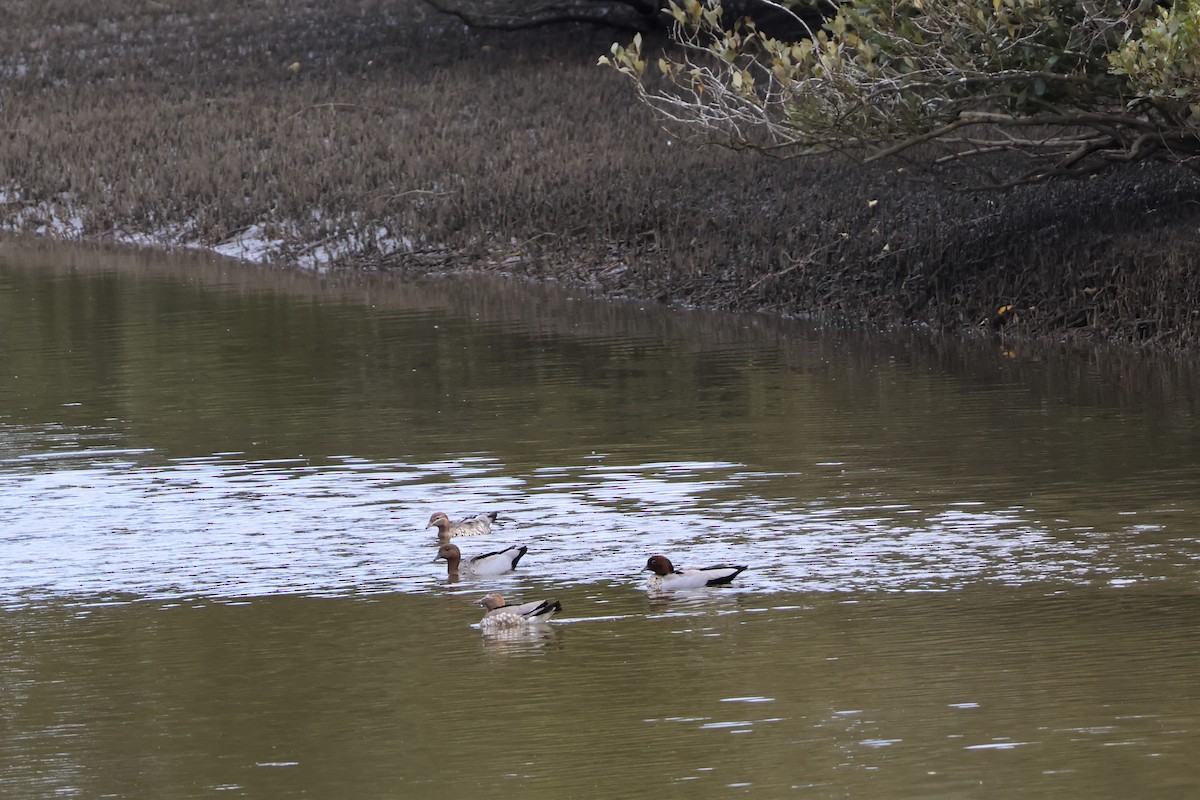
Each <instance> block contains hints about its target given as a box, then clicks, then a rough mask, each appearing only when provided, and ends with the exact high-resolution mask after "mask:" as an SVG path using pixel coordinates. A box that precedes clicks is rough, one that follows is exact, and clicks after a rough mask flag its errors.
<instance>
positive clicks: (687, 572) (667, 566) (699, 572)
mask: <svg viewBox="0 0 1200 800" xmlns="http://www.w3.org/2000/svg"><path fill="white" fill-rule="evenodd" d="M745 569H746V567H744V566H728V565H725V564H718V565H716V566H712V567H693V568H688V567H685V568H683V569H675V567H674V566H672V564H671V559H669V558H667V557H666V556H650V558H649V559H648V560H647V561H646V570H649V571H650V572H653V573H654V574H653V575H651V576H650V577H649V579H648V580H647V583H648V584H649V586H650V588H651V589H671V590H673V589H699V588H700V587H702V586H720V585H722V584H725V583H729V582H730V581H732V580H733V579H734V578H736V577H737V576H738V575H739V574H741V573H742V571H743V570H745Z"/></svg>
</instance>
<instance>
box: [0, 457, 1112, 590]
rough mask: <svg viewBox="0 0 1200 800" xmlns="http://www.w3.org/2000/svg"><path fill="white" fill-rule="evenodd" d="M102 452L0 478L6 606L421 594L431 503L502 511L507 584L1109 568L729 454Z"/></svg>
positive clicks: (825, 579) (813, 579) (1011, 520)
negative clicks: (582, 461)
mask: <svg viewBox="0 0 1200 800" xmlns="http://www.w3.org/2000/svg"><path fill="white" fill-rule="evenodd" d="M111 452H112V451H104V452H97V453H92V454H90V457H89V458H88V459H86V462H88V463H87V464H86V465H80V464H79V463H78V462H79V461H80V460H83V459H78V458H72V459H63V460H62V461H63V462H65V463H62V462H56V466H57V467H59V470H58V471H55V472H38V471H29V469H28V467H29V464H28V461H27V462H26V465H25V469H23V470H22V471H20V472H16V473H10V474H0V489H2V492H3V494H2V497H3V499H2V500H0V519H2V520H3V522H4V526H3V527H4V533H3V534H2V535H0V549H2V551H3V552H2V554H3V560H4V562H5V564H6V566H7V569H6V576H5V577H4V578H2V579H0V595H2V596H3V598H4V600H5V601H6V602H13V601H14V599H16V598H17V597H25V598H26V599H31V598H36V597H39V596H62V595H66V596H76V597H89V596H91V597H95V596H120V595H126V594H128V595H132V596H135V597H154V598H163V597H179V596H193V595H201V596H216V597H239V596H241V597H245V596H259V595H269V594H279V593H304V594H349V593H356V592H380V591H405V592H421V591H428V590H432V589H433V588H434V587H437V586H441V585H443V584H444V580H445V573H444V568H443V567H441V565H440V564H431V563H429V562H430V559H431V558H432V554H433V550H432V546H431V545H432V542H433V537H432V534H431V532H430V531H428V530H427V529H425V527H424V526H425V524H426V522H427V520H428V518H429V514H430V513H431V512H432V511H434V510H445V511H447V512H448V513H450V514H451V515H452V516H457V515H463V514H467V513H476V512H479V511H491V510H495V511H499V512H501V514H502V516H503V518H504V519H503V520H502V522H501V523H500V524H499V525H498V526H497V528H496V529H495V531H493V533H492V535H491V536H489V537H485V538H480V539H474V540H468V541H467V543H464V551H466V552H467V554H468V555H469V554H470V553H471V552H479V551H481V550H482V549H484V548H488V549H491V548H490V546H491V545H494V544H496V545H498V544H506V543H513V542H523V543H525V544H528V545H529V547H530V554H529V557H528V558H527V560H526V561H525V562H523V563H522V569H521V570H520V572H519V573H518V575H517V576H515V577H514V578H510V579H508V580H509V581H510V582H512V585H516V584H517V583H519V582H521V581H530V580H531V581H536V582H539V583H551V584H554V583H558V584H588V583H594V582H605V581H608V582H616V583H637V582H640V581H641V577H642V574H641V568H642V567H643V566H644V564H645V559H646V557H647V556H648V555H649V554H650V553H653V552H663V553H667V554H668V555H670V556H671V557H672V559H673V560H674V561H675V562H676V566H684V565H704V564H709V563H718V562H733V563H749V564H750V565H751V567H752V568H751V570H749V571H748V572H746V573H745V574H744V575H743V576H742V577H741V578H739V581H738V587H735V588H733V589H732V591H734V592H736V591H739V588H740V590H742V591H757V592H775V591H849V590H858V589H868V590H870V589H876V590H878V589H883V590H945V589H949V588H955V587H958V586H961V585H964V584H967V583H970V582H972V581H978V580H984V579H987V580H1001V581H1006V582H1017V583H1019V582H1028V581H1031V580H1039V579H1045V578H1056V579H1072V578H1073V577H1078V576H1086V575H1087V574H1089V573H1090V574H1092V575H1094V574H1095V573H1097V572H1104V570H1105V569H1106V567H1105V566H1104V565H1103V564H1101V563H1097V562H1098V560H1099V559H1097V557H1096V552H1097V551H1096V550H1095V549H1094V548H1089V547H1086V546H1085V542H1083V541H1081V540H1078V539H1076V540H1071V541H1058V540H1056V538H1055V537H1053V536H1051V535H1049V534H1048V533H1047V532H1046V531H1045V530H1042V529H1039V528H1037V527H1034V526H1033V525H1030V524H1029V523H1026V522H1023V521H1022V519H1021V514H1020V509H1005V510H1000V511H988V510H985V509H983V508H982V507H980V506H978V505H972V504H970V503H958V504H955V507H953V508H947V509H944V510H942V511H940V512H938V513H932V514H930V513H928V512H924V511H921V510H919V509H914V508H909V507H907V506H905V505H903V504H897V503H894V502H892V503H890V504H883V503H881V504H878V505H871V504H869V503H863V502H862V498H856V499H855V502H845V503H843V504H841V505H838V504H837V501H836V499H826V500H823V501H822V502H821V503H814V504H810V505H809V506H808V507H805V506H800V507H797V506H796V505H788V504H785V503H782V502H780V501H778V500H773V501H767V500H764V499H762V498H759V497H756V496H755V495H754V493H753V488H754V485H755V483H756V482H759V481H761V480H763V479H764V478H763V476H762V475H760V474H757V473H754V472H752V471H748V470H746V469H745V468H744V467H743V466H742V465H739V464H733V463H725V462H705V463H677V464H672V463H653V464H634V465H620V466H612V465H606V464H604V463H602V462H603V459H602V458H597V459H596V460H595V463H590V464H586V465H583V466H560V467H551V468H547V469H545V470H539V472H538V473H537V474H535V475H533V476H530V478H529V479H528V480H524V479H520V478H516V477H512V476H507V475H505V474H504V472H503V468H502V465H501V464H499V463H497V462H496V461H494V460H492V459H489V458H486V457H483V456H472V457H465V458H461V459H447V460H442V461H438V462H434V463H429V464H416V465H409V464H400V463H392V464H379V463H371V462H367V461H364V460H362V459H354V458H346V459H343V460H341V461H339V462H337V463H334V464H332V465H322V466H315V465H311V464H309V463H307V462H306V461H304V460H303V459H284V460H274V461H271V462H250V461H244V460H238V454H226V455H223V456H213V457H209V458H200V459H189V460H186V461H177V462H169V463H167V464H165V465H158V466H153V467H151V466H145V465H139V464H137V463H135V462H132V461H125V460H120V461H113V460H111ZM9 463H10V465H11V464H12V461H11V460H10V461H9ZM547 476H550V477H552V478H553V480H552V481H551V482H545V479H546V477H547ZM718 493H719V494H720V495H721V496H722V497H724V498H728V497H730V496H734V497H741V498H743V499H741V500H729V499H720V500H716V501H714V499H713V498H714V496H715V495H716V494H718ZM464 591H472V589H470V588H469V587H465V588H464ZM725 591H730V590H729V589H727V590H725Z"/></svg>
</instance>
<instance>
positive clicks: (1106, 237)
mask: <svg viewBox="0 0 1200 800" xmlns="http://www.w3.org/2000/svg"><path fill="white" fill-rule="evenodd" d="M9 10H10V11H11V18H12V21H11V23H10V24H6V25H5V26H3V27H0V74H2V75H3V76H4V80H3V81H0V108H2V109H3V112H4V118H5V123H4V125H3V126H2V128H0V192H3V194H2V195H0V226H3V227H6V228H8V229H10V230H11V229H22V230H29V231H38V230H41V231H42V232H47V233H51V234H56V235H61V236H83V237H87V238H100V239H118V240H122V239H136V238H137V237H138V236H139V235H140V236H142V237H145V239H148V240H154V241H159V242H166V243H171V244H182V243H198V244H202V245H205V246H220V245H221V244H222V243H225V244H226V245H227V247H226V249H227V250H232V249H234V248H235V247H236V246H237V244H238V243H239V242H240V243H241V245H245V246H249V245H250V244H252V243H254V242H259V241H262V240H266V241H269V242H271V243H272V246H271V248H270V249H268V250H266V251H265V255H266V256H268V257H271V258H275V259H277V260H279V261H281V262H295V263H313V262H321V261H326V262H330V263H333V264H335V265H344V266H363V265H366V266H370V267H380V268H387V267H408V268H419V269H431V270H437V269H446V268H480V267H485V268H486V267H491V268H501V269H505V270H508V271H512V272H518V273H523V274H536V275H542V276H558V277H566V278H572V279H578V280H584V281H589V282H592V283H594V284H598V285H601V286H603V287H604V288H605V289H607V290H609V291H612V292H621V293H626V294H636V295H642V296H647V297H658V298H661V299H669V300H677V301H685V302H693V303H696V304H701V305H709V306H720V307H734V308H772V309H777V310H780V311H784V312H787V313H823V314H828V315H830V316H834V317H845V318H851V319H859V320H862V319H866V320H872V321H877V322H896V321H900V322H912V321H916V322H922V321H925V322H930V323H932V324H934V325H939V326H962V325H972V326H973V325H975V324H976V323H978V322H979V321H980V320H983V319H986V318H987V317H988V315H989V314H990V313H991V312H992V311H993V310H994V309H995V308H997V307H999V306H1000V305H1003V304H1007V303H1012V304H1014V305H1016V306H1017V307H1018V308H1019V309H1021V314H1020V315H1019V316H1018V317H1016V319H1017V321H1016V322H1015V323H1013V325H1014V326H1015V327H1017V328H1021V329H1024V330H1027V331H1029V332H1031V333H1035V334H1055V333H1056V332H1061V331H1076V332H1086V333H1089V334H1091V335H1094V336H1105V337H1111V338H1118V339H1122V340H1126V341H1146V340H1152V341H1157V342H1161V343H1163V344H1167V345H1171V344H1180V345H1194V344H1195V343H1197V342H1200V338H1198V336H1197V334H1200V318H1197V315H1196V314H1194V313H1193V311H1192V309H1194V308H1197V307H1200V304H1198V302H1197V301H1200V296H1198V295H1200V279H1197V277H1196V276H1195V275H1194V274H1193V273H1194V270H1192V269H1191V265H1192V264H1193V263H1194V262H1195V260H1196V256H1197V255H1198V254H1200V252H1198V251H1200V246H1198V245H1197V243H1196V242H1197V241H1198V240H1197V237H1196V236H1195V233H1196V231H1197V227H1198V222H1200V191H1198V190H1197V188H1196V186H1195V185H1194V184H1193V183H1192V182H1191V179H1190V178H1186V177H1185V176H1181V175H1176V174H1174V173H1167V172H1163V171H1162V170H1159V169H1155V168H1153V167H1150V168H1139V169H1136V170H1133V171H1130V172H1128V173H1126V174H1122V175H1111V176H1106V177H1103V178H1098V179H1096V180H1093V181H1089V182H1085V183H1077V184H1063V185H1059V186H1053V187H1034V188H1030V189H1023V190H1019V191H1014V192H1011V193H1008V194H1006V195H978V196H975V195H959V194H951V193H948V192H944V191H941V190H938V189H936V188H932V187H926V186H923V185H919V184H913V183H910V182H907V181H904V180H902V179H900V178H899V177H898V176H897V174H896V173H895V172H894V170H891V169H888V168H881V169H875V170H871V171H866V170H861V169H858V168H855V167H854V166H853V165H850V164H848V163H846V162H844V161H839V160H836V159H823V160H811V161H792V162H779V161H772V160H769V159H764V158H756V157H753V156H748V155H741V154H736V153H730V152H727V151H723V150H719V149H716V148H708V149H703V150H694V149H691V148H686V147H682V146H680V145H679V144H678V143H673V142H672V141H671V139H670V137H668V136H667V135H665V134H664V133H663V132H662V131H661V130H660V128H659V127H658V124H657V122H656V121H655V120H654V119H653V118H652V117H651V116H650V115H649V112H647V111H646V110H645V109H643V108H641V107H640V106H638V105H636V104H635V101H634V97H633V92H632V91H631V90H630V87H628V86H626V85H625V84H624V82H623V79H622V78H621V77H620V76H618V75H616V74H615V73H613V72H611V71H609V70H605V69H601V68H598V67H596V66H595V61H596V58H597V57H598V55H599V54H601V53H603V52H604V51H605V50H606V48H607V45H608V43H609V42H610V41H611V39H612V38H613V37H614V34H612V33H611V32H606V31H597V30H588V29H579V28H557V29H544V30H541V31H534V32H527V33H523V34H493V33H480V32H472V31H466V30H464V29H463V28H462V27H461V26H460V25H458V24H457V23H456V22H454V21H453V20H448V19H445V18H442V17H438V16H436V15H434V14H432V12H430V11H429V10H428V8H427V7H426V6H425V5H424V4H423V3H421V2H420V0H391V1H390V2H385V0H330V2H316V0H310V2H301V3H297V2H284V1H283V0H246V1H245V2H243V1H241V0H238V1H235V0H177V1H175V2H172V3H169V4H166V3H160V2H154V0H93V2H90V3H77V2H73V1H72V0H50V2H34V1H33V0H27V1H26V2H24V3H10V4H9ZM870 201H877V202H874V203H872V202H870Z"/></svg>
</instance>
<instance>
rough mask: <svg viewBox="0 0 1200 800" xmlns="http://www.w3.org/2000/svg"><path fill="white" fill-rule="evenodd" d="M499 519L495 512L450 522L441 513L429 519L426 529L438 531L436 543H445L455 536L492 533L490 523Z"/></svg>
mask: <svg viewBox="0 0 1200 800" xmlns="http://www.w3.org/2000/svg"><path fill="white" fill-rule="evenodd" d="M498 518H499V515H498V514H497V513H496V512H495V511H489V512H488V513H486V514H476V515H475V516H473V517H467V518H465V519H460V520H458V521H457V522H451V521H450V517H448V516H446V514H445V513H444V512H442V511H438V512H435V513H434V515H433V516H431V517H430V518H429V524H428V525H426V526H425V527H427V528H437V529H438V541H439V542H441V543H445V542H448V541H450V540H451V539H453V538H454V537H455V536H483V535H485V534H488V533H491V532H492V523H493V522H495V521H496V520H497V519H498Z"/></svg>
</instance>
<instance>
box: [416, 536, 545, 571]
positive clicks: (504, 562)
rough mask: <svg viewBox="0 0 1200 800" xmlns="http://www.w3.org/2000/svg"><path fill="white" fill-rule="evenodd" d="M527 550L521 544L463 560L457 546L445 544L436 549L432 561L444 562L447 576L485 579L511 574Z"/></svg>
mask: <svg viewBox="0 0 1200 800" xmlns="http://www.w3.org/2000/svg"><path fill="white" fill-rule="evenodd" d="M528 550H529V548H528V547H526V546H525V545H523V544H517V545H513V546H512V547H506V548H505V549H503V550H496V551H495V552H491V553H484V554H483V555H479V556H473V557H471V558H463V557H462V551H461V550H459V549H458V545H455V544H450V543H449V542H445V543H444V544H442V546H441V547H439V548H438V552H437V555H436V556H434V558H433V560H434V561H439V560H445V562H446V572H447V574H449V575H459V576H468V577H477V578H487V577H491V576H493V575H503V574H504V573H506V572H512V571H513V570H514V569H516V567H517V562H518V561H520V560H521V557H522V556H524V555H525V553H526V552H527V551H528Z"/></svg>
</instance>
